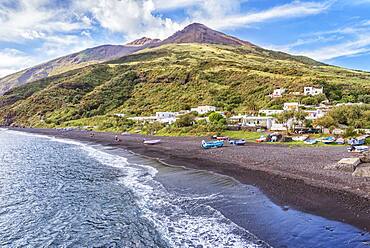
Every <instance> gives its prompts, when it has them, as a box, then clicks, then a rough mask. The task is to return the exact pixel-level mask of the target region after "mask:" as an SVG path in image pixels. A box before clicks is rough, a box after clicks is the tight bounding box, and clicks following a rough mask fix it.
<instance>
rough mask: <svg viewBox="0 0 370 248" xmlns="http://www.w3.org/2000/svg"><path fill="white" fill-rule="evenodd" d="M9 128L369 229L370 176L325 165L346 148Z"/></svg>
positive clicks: (335, 159) (344, 152)
mask: <svg viewBox="0 0 370 248" xmlns="http://www.w3.org/2000/svg"><path fill="white" fill-rule="evenodd" d="M9 130H14V131H22V132H28V133H35V134H42V135H49V136H55V137H60V138H68V139H74V140H79V141H85V142H93V143H98V144H101V145H106V146H112V147H117V148H123V149H126V150H128V151H131V152H133V153H136V154H139V155H143V156H146V157H149V158H153V159H158V160H159V161H162V162H164V163H165V164H170V165H175V166H184V167H186V168H193V169H200V170H207V171H212V172H215V173H219V174H223V175H227V176H231V177H233V178H235V179H236V180H238V181H240V182H241V183H245V184H249V185H253V186H256V187H258V188H259V189H260V190H261V191H262V192H263V193H264V194H266V195H267V196H268V197H269V198H270V199H271V200H272V201H273V202H274V203H276V204H277V205H279V206H282V207H285V206H289V208H293V209H297V210H300V211H304V212H307V213H311V214H315V215H319V216H323V217H325V218H328V219H331V220H336V221H340V222H344V223H347V224H350V225H353V226H356V227H358V228H360V229H362V230H364V231H367V232H369V230H370V178H357V177H356V178H352V175H351V174H350V173H345V172H338V171H328V170H324V169H323V167H324V166H325V165H327V164H325V163H326V162H325V161H326V160H329V161H327V163H332V162H333V161H338V160H339V159H338V158H339V157H340V156H343V155H345V154H347V157H348V156H354V155H349V154H348V153H347V152H346V151H345V148H343V147H342V148H339V147H320V148H302V147H297V148H291V147H287V146H284V145H265V144H252V143H249V144H247V145H246V146H244V147H231V146H226V147H224V148H222V149H215V150H214V149H211V150H203V149H201V148H200V145H199V144H200V141H201V139H202V138H199V137H157V136H156V137H155V139H158V138H160V139H161V140H162V142H161V144H159V145H155V146H147V145H144V144H143V143H142V140H143V139H144V138H150V137H149V136H142V135H119V138H120V140H121V141H120V142H115V141H114V137H115V135H116V134H115V133H100V132H94V134H95V135H94V137H90V133H91V132H86V131H62V130H57V129H19V128H9ZM152 138H153V137H152ZM341 150H343V152H342V151H341ZM310 153H311V156H310ZM315 153H319V154H315ZM301 156H303V157H304V158H303V159H302V158H301ZM307 158H309V159H307ZM307 160H309V161H307ZM289 161H290V163H289ZM300 163H303V167H302V165H301V164H300ZM320 164H321V165H320ZM306 166H307V168H306ZM301 167H302V168H301ZM319 167H320V168H319ZM330 172H332V173H330ZM347 177H348V178H347Z"/></svg>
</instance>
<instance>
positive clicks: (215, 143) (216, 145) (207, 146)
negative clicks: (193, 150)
mask: <svg viewBox="0 0 370 248" xmlns="http://www.w3.org/2000/svg"><path fill="white" fill-rule="evenodd" d="M223 146H224V142H223V141H222V140H217V141H208V142H207V141H205V140H202V148H204V149H210V148H220V147H223Z"/></svg>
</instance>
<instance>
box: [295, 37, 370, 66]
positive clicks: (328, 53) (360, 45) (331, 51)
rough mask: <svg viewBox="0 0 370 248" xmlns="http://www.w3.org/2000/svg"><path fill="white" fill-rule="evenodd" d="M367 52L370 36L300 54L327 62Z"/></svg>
mask: <svg viewBox="0 0 370 248" xmlns="http://www.w3.org/2000/svg"><path fill="white" fill-rule="evenodd" d="M368 52H370V34H368V35H361V36H359V37H357V38H356V39H354V40H351V41H347V42H343V43H340V44H336V45H331V46H324V47H321V48H319V49H316V50H312V51H303V52H301V54H302V55H306V56H308V57H311V58H314V59H317V60H321V61H327V60H330V59H334V58H338V57H343V56H354V55H359V54H363V53H368Z"/></svg>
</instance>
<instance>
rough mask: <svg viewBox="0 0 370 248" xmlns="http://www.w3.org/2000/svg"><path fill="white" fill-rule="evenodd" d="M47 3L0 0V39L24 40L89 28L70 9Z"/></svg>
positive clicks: (28, 0) (24, 0)
mask: <svg viewBox="0 0 370 248" xmlns="http://www.w3.org/2000/svg"><path fill="white" fill-rule="evenodd" d="M48 4H49V2H48V1H46V0H19V1H17V2H14V7H9V5H8V4H7V2H2V3H0V41H11V42H24V41H26V40H33V39H42V38H43V37H45V36H47V35H49V34H52V33H55V32H58V33H63V32H71V31H75V30H80V29H84V28H88V26H87V25H86V23H84V22H83V21H79V20H77V19H76V18H74V16H73V13H72V12H70V11H68V10H66V9H62V8H55V7H52V6H49V5H48Z"/></svg>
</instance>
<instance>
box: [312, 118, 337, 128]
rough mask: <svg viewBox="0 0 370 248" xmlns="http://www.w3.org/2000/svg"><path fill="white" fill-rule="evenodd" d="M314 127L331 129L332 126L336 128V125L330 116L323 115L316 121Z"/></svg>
mask: <svg viewBox="0 0 370 248" xmlns="http://www.w3.org/2000/svg"><path fill="white" fill-rule="evenodd" d="M313 125H314V126H316V127H317V126H320V127H322V128H331V127H333V126H337V125H338V123H337V122H336V121H335V120H334V118H333V117H332V116H330V115H325V116H323V117H321V118H319V119H316V120H315V121H314V123H313Z"/></svg>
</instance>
